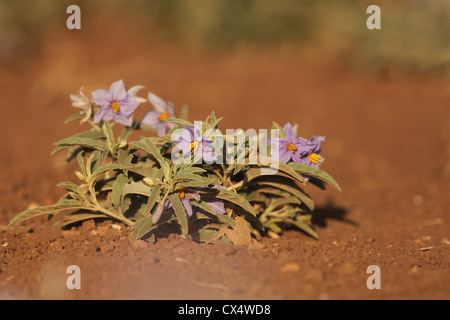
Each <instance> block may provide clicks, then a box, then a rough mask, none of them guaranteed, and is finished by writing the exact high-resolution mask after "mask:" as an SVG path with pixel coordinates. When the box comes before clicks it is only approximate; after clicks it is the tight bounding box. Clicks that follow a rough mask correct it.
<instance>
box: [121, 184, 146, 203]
mask: <svg viewBox="0 0 450 320" xmlns="http://www.w3.org/2000/svg"><path fill="white" fill-rule="evenodd" d="M128 194H140V195H143V196H147V197H150V195H151V188H150V187H149V186H148V185H146V184H145V183H144V182H142V181H139V182H134V181H132V182H130V183H126V184H124V185H123V187H122V199H123V198H125V197H126V196H127V195H128Z"/></svg>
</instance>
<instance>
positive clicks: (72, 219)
mask: <svg viewBox="0 0 450 320" xmlns="http://www.w3.org/2000/svg"><path fill="white" fill-rule="evenodd" d="M98 218H109V216H107V215H106V214H101V213H99V214H97V213H93V212H92V213H74V214H71V215H68V216H67V217H65V218H64V219H62V220H59V221H57V222H55V223H54V224H53V226H54V227H58V228H63V227H66V226H68V225H71V224H74V223H77V222H80V221H84V220H89V219H98Z"/></svg>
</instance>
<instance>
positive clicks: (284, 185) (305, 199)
mask: <svg viewBox="0 0 450 320" xmlns="http://www.w3.org/2000/svg"><path fill="white" fill-rule="evenodd" d="M255 183H257V184H258V185H262V186H270V187H274V188H278V189H280V190H283V191H286V192H289V193H290V194H291V195H293V196H295V197H297V198H298V199H299V200H300V201H301V202H302V203H304V204H305V205H306V206H307V207H308V209H309V210H311V211H312V210H314V201H313V200H312V199H311V198H310V197H309V195H308V194H307V193H305V192H304V191H303V190H302V189H301V188H300V187H299V186H297V185H295V184H293V183H290V182H289V181H283V180H281V179H277V180H276V179H271V180H258V181H257V182H255Z"/></svg>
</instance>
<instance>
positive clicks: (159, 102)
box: [148, 92, 167, 113]
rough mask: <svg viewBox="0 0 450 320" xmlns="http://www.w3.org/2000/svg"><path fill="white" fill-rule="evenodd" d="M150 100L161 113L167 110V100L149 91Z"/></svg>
mask: <svg viewBox="0 0 450 320" xmlns="http://www.w3.org/2000/svg"><path fill="white" fill-rule="evenodd" d="M148 101H150V102H151V103H152V104H153V106H154V107H155V110H157V111H159V112H160V113H163V112H166V107H167V104H166V102H165V101H164V100H163V99H161V98H160V97H158V96H157V95H155V94H153V93H151V92H149V93H148Z"/></svg>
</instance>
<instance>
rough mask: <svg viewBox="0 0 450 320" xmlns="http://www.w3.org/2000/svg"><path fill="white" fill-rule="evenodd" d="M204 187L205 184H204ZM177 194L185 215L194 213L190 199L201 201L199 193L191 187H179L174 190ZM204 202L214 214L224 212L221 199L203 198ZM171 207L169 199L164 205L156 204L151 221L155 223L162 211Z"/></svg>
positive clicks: (189, 215)
mask: <svg viewBox="0 0 450 320" xmlns="http://www.w3.org/2000/svg"><path fill="white" fill-rule="evenodd" d="M205 187H206V186H205ZM200 188H201V187H200ZM175 193H176V194H177V196H178V197H179V198H180V201H181V204H182V205H183V208H184V210H185V211H186V215H187V217H188V218H190V217H191V216H192V214H193V213H194V209H193V207H192V203H191V200H192V199H193V200H196V201H201V198H200V194H199V193H198V192H197V191H195V190H194V189H192V188H181V189H178V190H177V191H176V192H175ZM205 202H206V204H208V205H209V206H210V207H211V209H212V210H213V211H214V213H216V214H224V213H225V205H224V203H223V201H221V200H218V199H215V198H208V199H206V200H205ZM170 208H172V202H170V200H169V199H166V201H165V202H164V205H158V206H157V207H156V209H155V212H154V213H153V217H152V222H153V223H156V222H158V220H159V219H160V218H161V215H162V213H163V212H164V211H166V210H169V209H170Z"/></svg>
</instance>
